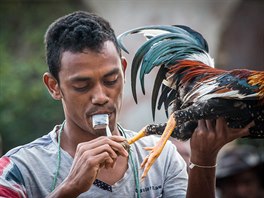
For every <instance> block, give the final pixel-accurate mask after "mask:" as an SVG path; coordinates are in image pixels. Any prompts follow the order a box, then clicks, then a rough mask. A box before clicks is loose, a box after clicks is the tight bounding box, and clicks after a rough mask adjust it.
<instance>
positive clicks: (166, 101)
mask: <svg viewBox="0 0 264 198" xmlns="http://www.w3.org/2000/svg"><path fill="white" fill-rule="evenodd" d="M139 33H142V34H144V35H145V36H146V38H147V41H146V42H145V43H144V44H143V45H142V46H141V47H140V48H139V49H138V50H137V52H136V54H135V56H134V58H133V61H132V68H131V85H132V93H133V97H134V99H135V101H136V103H137V95H136V78H137V75H138V71H139V70H140V74H139V78H140V82H141V88H142V92H143V94H145V87H144V76H145V75H146V74H148V73H150V72H151V71H152V70H153V68H155V67H159V70H158V73H157V75H156V79H155V82H154V87H153V91H152V114H153V118H155V109H156V108H158V109H161V107H162V105H163V106H164V108H165V112H166V114H167V116H168V115H169V108H170V107H171V113H170V116H169V119H168V122H167V123H165V124H149V125H147V126H146V127H144V128H143V129H142V130H141V131H139V132H138V133H137V135H136V136H135V137H133V138H131V139H129V140H128V143H129V144H132V143H134V142H135V141H137V140H138V139H140V138H141V137H144V136H146V135H151V134H159V135H161V138H160V140H159V142H158V143H157V144H156V145H155V146H154V147H151V148H146V149H147V150H150V151H151V153H150V155H149V156H148V157H146V158H145V159H144V161H143V162H142V164H141V167H144V168H145V169H144V172H143V174H142V178H144V177H145V176H146V175H147V172H148V171H149V169H150V167H151V166H152V164H153V163H154V161H155V160H156V158H157V157H158V156H159V155H160V153H161V151H162V149H163V147H164V146H165V144H166V142H167V140H168V139H169V137H170V136H172V137H175V138H177V139H180V140H188V139H189V138H191V136H192V133H193V131H194V129H195V128H196V127H197V123H198V120H200V119H216V118H218V117H224V118H225V120H226V121H227V124H228V126H229V127H231V128H243V127H245V126H246V125H247V124H249V123H250V122H252V121H254V123H255V125H254V126H253V127H251V128H250V135H249V137H251V138H264V71H252V70H247V69H235V70H231V71H226V70H221V69H216V68H214V61H213V59H212V58H211V57H210V55H209V49H208V44H207V42H206V40H205V39H204V38H203V36H202V35H201V34H200V33H198V32H196V31H194V30H193V29H191V28H189V27H187V26H178V25H177V26H163V25H160V26H159V25H156V26H146V27H140V28H136V29H132V30H129V31H127V32H124V33H123V34H121V35H120V36H118V42H119V45H120V47H121V48H122V49H123V51H125V52H127V53H128V50H127V49H126V47H125V46H124V42H123V39H124V38H125V37H127V36H129V35H133V34H139Z"/></svg>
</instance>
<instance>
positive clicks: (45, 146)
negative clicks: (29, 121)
mask: <svg viewBox="0 0 264 198" xmlns="http://www.w3.org/2000/svg"><path fill="white" fill-rule="evenodd" d="M57 128H58V126H55V127H54V129H53V130H52V131H51V132H49V133H48V134H46V135H44V136H42V137H40V138H38V139H36V140H34V141H32V142H30V143H28V144H25V145H21V146H18V147H15V148H13V149H11V150H10V151H8V152H7V153H6V154H5V155H4V156H7V157H10V158H13V157H15V156H20V155H22V156H23V155H26V154H29V153H34V152H43V150H50V149H52V145H53V143H55V142H56V130H57Z"/></svg>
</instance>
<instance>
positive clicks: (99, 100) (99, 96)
mask: <svg viewBox="0 0 264 198" xmlns="http://www.w3.org/2000/svg"><path fill="white" fill-rule="evenodd" d="M108 101H109V97H108V95H107V93H106V90H105V89H104V87H103V85H98V86H96V87H95V88H94V91H93V95H92V103H93V104H94V105H104V104H106V103H107V102H108Z"/></svg>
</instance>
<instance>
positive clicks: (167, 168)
mask: <svg viewBox="0 0 264 198" xmlns="http://www.w3.org/2000/svg"><path fill="white" fill-rule="evenodd" d="M59 129H60V125H58V126H55V128H54V129H53V130H52V131H51V132H50V133H49V134H47V135H45V136H43V137H41V138H39V139H37V140H35V141H33V142H31V143H29V144H26V145H23V146H20V147H17V148H14V149H12V150H11V151H9V152H8V153H7V154H6V155H4V156H3V157H2V158H0V196H4V195H6V194H4V193H6V190H9V191H10V193H12V192H16V193H18V194H20V195H21V197H23V195H24V196H27V197H28V198H38V197H39V198H41V197H46V196H47V195H48V194H49V193H50V192H51V188H52V183H53V180H54V176H55V174H56V170H57V164H58V142H57V135H56V134H57V133H56V131H58V130H59ZM124 133H125V136H126V137H127V138H129V137H132V136H134V135H135V132H132V131H128V130H124ZM158 140H159V138H158V137H156V136H153V135H152V136H148V137H144V138H142V139H140V140H138V141H137V142H136V143H134V144H133V145H131V155H130V157H129V165H128V170H127V171H126V172H125V174H124V177H123V178H122V179H120V180H119V181H118V182H116V183H115V184H114V185H112V186H110V185H108V184H106V183H104V182H102V181H99V180H96V181H95V182H94V184H93V185H92V187H91V188H90V189H89V190H88V191H87V192H85V193H83V194H81V195H80V196H79V197H80V198H82V197H86V198H88V197H91V198H96V197H100V198H101V197H104V198H107V197H126V198H127V197H131V198H132V197H137V192H138V191H140V197H146V198H154V197H166V198H167V197H185V196H186V189H187V171H186V163H185V161H184V160H183V159H182V157H181V156H180V154H179V153H178V152H177V150H176V147H175V146H174V145H173V144H172V143H171V142H170V141H168V143H167V144H166V146H165V147H164V150H163V151H162V153H161V154H160V156H159V158H158V159H157V160H156V161H155V163H154V164H153V166H152V167H151V168H150V170H149V172H148V174H147V177H146V178H145V179H144V180H143V182H141V181H139V180H140V179H136V178H138V177H139V178H140V176H141V174H142V170H141V169H140V163H141V162H142V161H143V159H144V158H145V157H146V156H147V155H148V154H149V151H146V150H144V147H151V146H154V145H155V143H156V142H157V141H158ZM72 162H73V158H72V157H71V156H70V155H69V154H68V153H67V152H66V151H64V150H62V149H61V164H60V168H59V171H58V177H57V183H56V185H59V184H60V183H61V182H62V181H63V180H64V179H65V178H66V177H67V175H68V173H69V171H70V168H71V165H72ZM135 171H137V173H138V177H136V176H135V175H136V174H135ZM136 181H139V185H136ZM1 189H5V191H4V190H3V191H1ZM1 193H3V194H1Z"/></svg>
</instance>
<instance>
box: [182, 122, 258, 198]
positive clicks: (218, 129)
mask: <svg viewBox="0 0 264 198" xmlns="http://www.w3.org/2000/svg"><path fill="white" fill-rule="evenodd" d="M253 125H254V122H252V123H250V124H248V125H247V126H246V127H245V128H243V129H232V128H229V127H228V126H227V123H226V121H225V119H224V118H218V119H217V120H199V121H198V126H197V128H196V129H195V131H194V133H193V135H192V138H191V140H190V145H191V159H190V161H191V162H192V163H194V164H197V165H200V167H197V166H194V167H193V168H192V169H191V170H190V171H189V181H188V191H187V198H189V197H190V198H191V197H196V198H200V197H201V198H203V197H204V196H205V195H206V197H208V198H214V197H215V165H216V158H217V154H218V152H219V150H220V149H221V148H222V147H223V146H224V145H225V144H227V143H228V142H231V141H233V140H235V139H237V138H239V137H243V136H247V135H249V128H250V127H252V126H253ZM201 166H205V167H207V168H204V167H201Z"/></svg>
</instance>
